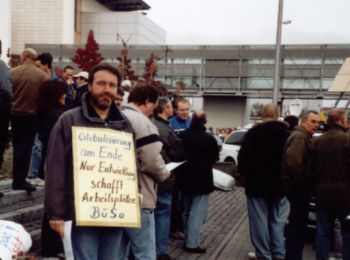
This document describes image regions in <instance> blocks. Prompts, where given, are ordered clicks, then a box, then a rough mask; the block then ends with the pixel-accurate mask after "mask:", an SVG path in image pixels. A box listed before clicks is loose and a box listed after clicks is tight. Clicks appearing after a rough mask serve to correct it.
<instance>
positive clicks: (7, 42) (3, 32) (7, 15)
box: [0, 0, 11, 61]
mask: <svg viewBox="0 0 350 260" xmlns="http://www.w3.org/2000/svg"><path fill="white" fill-rule="evenodd" d="M0 25H1V26H0V40H1V42H2V55H1V57H0V58H1V59H2V60H4V61H7V58H6V53H7V49H8V48H10V47H11V0H1V8H0Z"/></svg>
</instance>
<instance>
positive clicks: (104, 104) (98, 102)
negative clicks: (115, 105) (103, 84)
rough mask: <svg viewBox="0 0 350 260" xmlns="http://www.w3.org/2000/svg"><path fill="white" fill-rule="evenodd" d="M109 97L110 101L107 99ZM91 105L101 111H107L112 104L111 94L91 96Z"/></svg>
mask: <svg viewBox="0 0 350 260" xmlns="http://www.w3.org/2000/svg"><path fill="white" fill-rule="evenodd" d="M107 97H109V99H108V98H107ZM91 104H92V106H94V107H96V108H97V109H99V110H107V109H108V108H109V107H110V106H111V104H112V97H111V96H110V95H109V94H102V95H99V96H94V95H93V94H92V95H91Z"/></svg>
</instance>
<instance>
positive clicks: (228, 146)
mask: <svg viewBox="0 0 350 260" xmlns="http://www.w3.org/2000/svg"><path fill="white" fill-rule="evenodd" d="M248 130H249V129H240V130H236V131H234V132H232V133H231V134H229V136H228V137H227V138H226V140H225V142H224V144H223V145H222V149H221V152H220V159H219V161H220V162H232V163H233V164H235V165H237V156H238V152H239V149H240V148H241V144H242V142H243V139H244V137H245V135H246V133H247V131H248Z"/></svg>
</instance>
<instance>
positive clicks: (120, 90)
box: [117, 87, 125, 97]
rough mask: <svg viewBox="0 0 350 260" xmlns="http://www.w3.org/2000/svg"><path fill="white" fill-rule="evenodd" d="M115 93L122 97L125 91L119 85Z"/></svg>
mask: <svg viewBox="0 0 350 260" xmlns="http://www.w3.org/2000/svg"><path fill="white" fill-rule="evenodd" d="M117 94H118V95H119V96H121V97H124V95H125V91H124V90H123V89H122V88H121V87H120V88H118V89H117Z"/></svg>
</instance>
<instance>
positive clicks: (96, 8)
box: [81, 0, 109, 12]
mask: <svg viewBox="0 0 350 260" xmlns="http://www.w3.org/2000/svg"><path fill="white" fill-rule="evenodd" d="M81 11H82V12H108V11H109V9H108V8H107V7H105V6H104V5H102V4H100V3H99V2H97V1H95V0H81Z"/></svg>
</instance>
